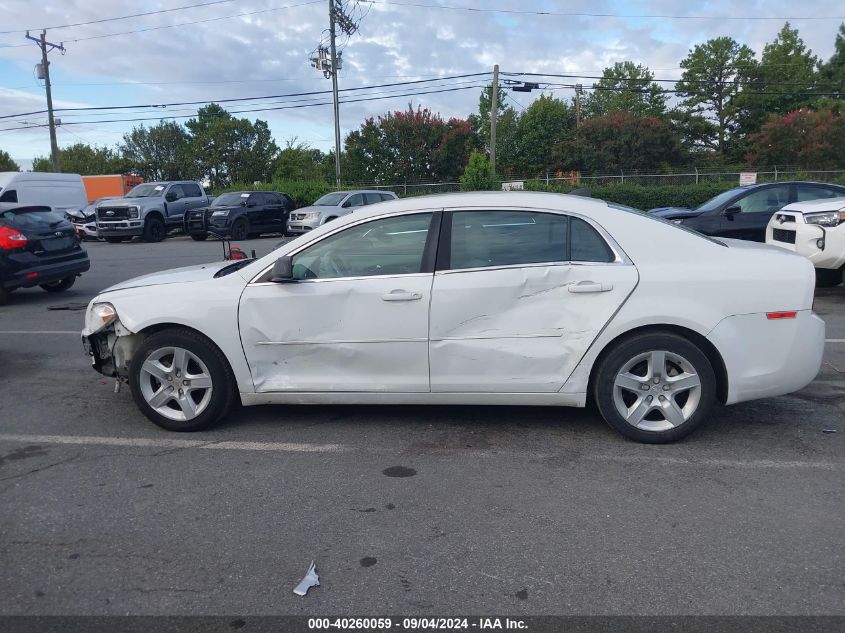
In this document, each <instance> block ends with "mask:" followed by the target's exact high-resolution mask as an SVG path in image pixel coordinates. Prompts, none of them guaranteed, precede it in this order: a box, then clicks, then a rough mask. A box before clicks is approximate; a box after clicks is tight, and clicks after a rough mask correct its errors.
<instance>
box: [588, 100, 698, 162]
mask: <svg viewBox="0 0 845 633" xmlns="http://www.w3.org/2000/svg"><path fill="white" fill-rule="evenodd" d="M574 151H575V155H576V156H577V162H578V166H579V167H580V168H582V169H585V170H587V171H591V172H599V173H613V172H618V171H619V170H628V171H631V170H642V169H655V168H659V167H661V166H663V165H664V164H669V165H672V164H678V163H679V162H680V160H681V157H682V153H681V140H680V137H679V135H678V132H677V131H676V130H675V129H674V128H673V127H672V125H671V124H670V123H669V122H668V121H667V120H666V119H664V118H661V117H642V116H637V115H635V114H632V113H630V112H615V113H614V114H611V115H609V116H606V117H596V118H592V119H587V120H586V121H584V122H583V123H582V124H581V127H580V128H578V135H577V139H576V141H575V143H574Z"/></svg>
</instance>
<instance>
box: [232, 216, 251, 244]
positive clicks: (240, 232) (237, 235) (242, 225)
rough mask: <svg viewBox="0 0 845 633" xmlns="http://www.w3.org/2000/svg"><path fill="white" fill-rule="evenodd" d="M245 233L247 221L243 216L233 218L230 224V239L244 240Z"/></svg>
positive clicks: (246, 231)
mask: <svg viewBox="0 0 845 633" xmlns="http://www.w3.org/2000/svg"><path fill="white" fill-rule="evenodd" d="M247 235H249V225H248V224H247V221H246V220H244V219H243V218H239V219H237V220H235V222H234V224H232V239H233V240H245V239H246V238H247Z"/></svg>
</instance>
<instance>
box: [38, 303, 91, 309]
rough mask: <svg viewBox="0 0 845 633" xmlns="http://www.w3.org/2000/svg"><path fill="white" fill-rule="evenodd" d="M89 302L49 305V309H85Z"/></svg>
mask: <svg viewBox="0 0 845 633" xmlns="http://www.w3.org/2000/svg"><path fill="white" fill-rule="evenodd" d="M87 307H88V304H87V303H63V304H60V305H55V306H47V309H48V310H85V309H86V308H87Z"/></svg>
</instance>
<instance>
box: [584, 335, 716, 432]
mask: <svg viewBox="0 0 845 633" xmlns="http://www.w3.org/2000/svg"><path fill="white" fill-rule="evenodd" d="M593 394H594V398H595V402H596V405H597V406H598V409H599V412H600V413H601V415H602V417H603V418H604V419H605V420H606V421H607V423H608V424H609V425H610V426H612V427H613V428H614V429H616V430H617V431H619V432H620V433H621V434H622V435H624V436H625V437H627V438H628V439H631V440H635V441H637V442H643V443H647V444H665V443H667V442H674V441H676V440H679V439H681V438H683V437H686V436H687V435H689V434H690V433H692V432H693V431H694V430H695V429H696V428H698V427H699V426H700V425H701V424H702V423H703V422H704V421H705V420H706V419H707V417H708V416H709V414H710V411H711V409H712V408H713V405H714V403H715V401H716V376H715V373H714V372H713V367H712V366H711V364H710V361H709V360H708V359H707V356H706V355H705V354H704V353H703V352H702V351H701V350H700V349H699V348H698V347H696V346H695V345H694V344H693V343H691V342H690V341H689V340H687V339H685V338H683V337H682V336H678V335H677V334H670V333H668V332H666V333H659V332H655V333H646V334H640V335H636V336H633V337H631V338H629V339H627V340H623V341H621V342H620V343H618V344H617V345H616V346H615V347H614V348H613V349H611V350H610V351H609V352H608V353H607V354H605V355H604V357H603V358H602V360H601V361H600V364H599V367H598V371H597V372H596V374H595V380H594V384H593Z"/></svg>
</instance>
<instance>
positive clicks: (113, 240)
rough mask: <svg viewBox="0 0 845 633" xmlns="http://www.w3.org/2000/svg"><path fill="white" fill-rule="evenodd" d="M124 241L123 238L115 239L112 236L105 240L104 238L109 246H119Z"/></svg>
mask: <svg viewBox="0 0 845 633" xmlns="http://www.w3.org/2000/svg"><path fill="white" fill-rule="evenodd" d="M125 239H126V238H125V237H116V236H112V237H107V238H106V241H107V242H108V243H109V244H120V243H121V242H122V241H124V240H125Z"/></svg>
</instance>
